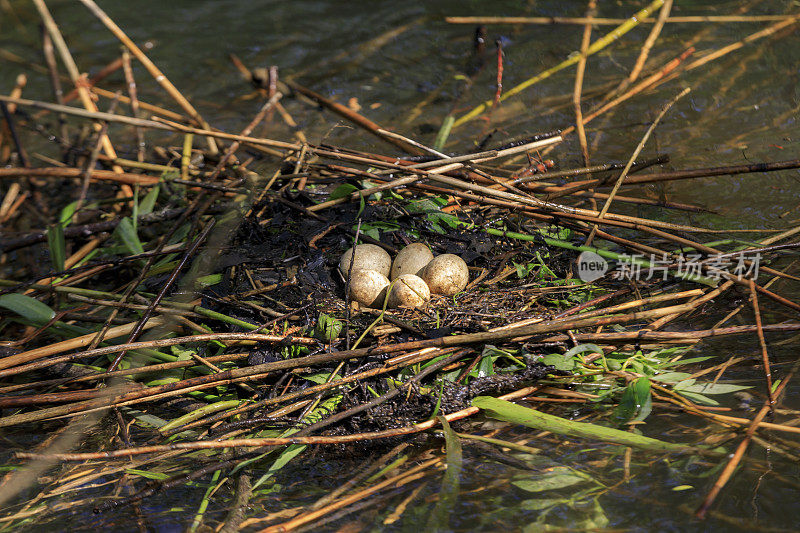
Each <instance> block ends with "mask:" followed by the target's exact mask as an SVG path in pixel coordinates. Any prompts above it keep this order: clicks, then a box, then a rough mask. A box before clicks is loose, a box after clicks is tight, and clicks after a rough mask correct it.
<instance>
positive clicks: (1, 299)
mask: <svg viewBox="0 0 800 533" xmlns="http://www.w3.org/2000/svg"><path fill="white" fill-rule="evenodd" d="M0 307H5V308H6V309H8V310H9V311H13V312H15V313H17V314H18V315H20V316H21V317H23V318H27V319H28V320H30V321H31V322H33V323H34V324H36V325H37V326H43V325H45V324H47V323H48V322H50V320H52V319H53V317H54V316H56V313H55V311H53V310H52V309H50V308H49V307H48V306H47V305H45V304H43V303H42V302H40V301H39V300H37V299H35V298H31V297H30V296H25V295H24V294H18V293H13V294H4V295H2V296H0Z"/></svg>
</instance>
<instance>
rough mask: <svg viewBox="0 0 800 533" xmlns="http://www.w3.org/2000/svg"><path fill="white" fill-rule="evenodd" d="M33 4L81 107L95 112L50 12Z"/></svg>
mask: <svg viewBox="0 0 800 533" xmlns="http://www.w3.org/2000/svg"><path fill="white" fill-rule="evenodd" d="M33 4H34V5H35V6H36V10H37V11H39V15H40V16H41V17H42V20H43V21H44V25H45V27H46V28H47V32H48V33H49V34H50V37H51V38H52V39H53V44H55V47H56V49H57V50H58V53H59V55H61V61H62V63H64V67H66V69H67V73H68V74H69V77H70V79H71V80H72V83H73V84H74V85H75V88H76V89H77V90H78V96H79V97H80V100H81V103H82V104H83V107H84V108H86V110H87V111H89V112H97V106H96V105H95V104H94V101H93V100H92V98H91V96H89V91H88V89H87V88H86V78H85V77H84V76H82V75H81V73H80V72H79V71H78V67H77V65H76V64H75V60H74V59H72V55H71V54H70V53H69V48H68V47H67V43H66V42H64V37H63V36H62V35H61V31H59V29H58V25H57V24H56V21H55V20H53V16H52V15H51V14H50V10H48V9H47V6H46V5H45V3H44V0H33ZM101 128H102V127H101V126H100V124H97V123H95V124H94V129H95V131H98V132H99V131H100V130H101ZM101 138H102V143H103V151H105V153H106V155H107V156H108V157H110V158H112V159H115V158H116V157H117V154H116V152H115V151H114V147H113V146H112V144H111V140H110V139H109V138H108V136H107V135H104V136H102V137H101ZM114 172H122V168H120V167H119V166H118V165H115V166H114Z"/></svg>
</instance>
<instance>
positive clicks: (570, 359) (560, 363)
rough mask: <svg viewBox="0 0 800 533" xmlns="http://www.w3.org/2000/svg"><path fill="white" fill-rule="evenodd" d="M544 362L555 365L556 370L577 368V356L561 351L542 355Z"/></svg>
mask: <svg viewBox="0 0 800 533" xmlns="http://www.w3.org/2000/svg"><path fill="white" fill-rule="evenodd" d="M542 363H544V364H545V365H549V366H552V367H555V369H556V370H563V371H565V372H570V371H571V370H573V369H574V368H575V357H574V356H572V355H561V354H560V353H551V354H548V355H545V356H544V357H542Z"/></svg>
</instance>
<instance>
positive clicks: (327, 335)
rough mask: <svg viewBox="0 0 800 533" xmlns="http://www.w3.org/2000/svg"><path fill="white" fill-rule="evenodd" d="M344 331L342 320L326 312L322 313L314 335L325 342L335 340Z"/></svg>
mask: <svg viewBox="0 0 800 533" xmlns="http://www.w3.org/2000/svg"><path fill="white" fill-rule="evenodd" d="M341 332H342V322H341V321H340V320H337V319H335V318H333V317H332V316H330V315H327V314H325V313H320V315H319V319H317V325H316V326H315V327H314V336H315V337H316V338H318V339H320V340H322V341H325V342H333V341H334V340H336V338H337V337H338V336H339V334H340V333H341Z"/></svg>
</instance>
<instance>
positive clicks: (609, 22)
mask: <svg viewBox="0 0 800 533" xmlns="http://www.w3.org/2000/svg"><path fill="white" fill-rule="evenodd" d="M791 18H793V16H792V15H750V16H741V15H689V16H676V17H667V19H666V20H665V22H667V23H670V24H676V23H681V24H685V23H706V22H715V23H728V22H743V23H748V24H752V23H756V22H775V21H786V20H789V19H791ZM626 20H628V19H618V18H602V17H601V18H596V17H591V18H590V17H445V22H448V23H450V24H575V25H579V26H583V25H585V24H595V25H598V26H613V25H617V24H622V23H623V22H625V21H626ZM658 20H659V19H658V18H653V17H644V18H642V19H641V20H640V22H641V23H642V24H657V23H658Z"/></svg>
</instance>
